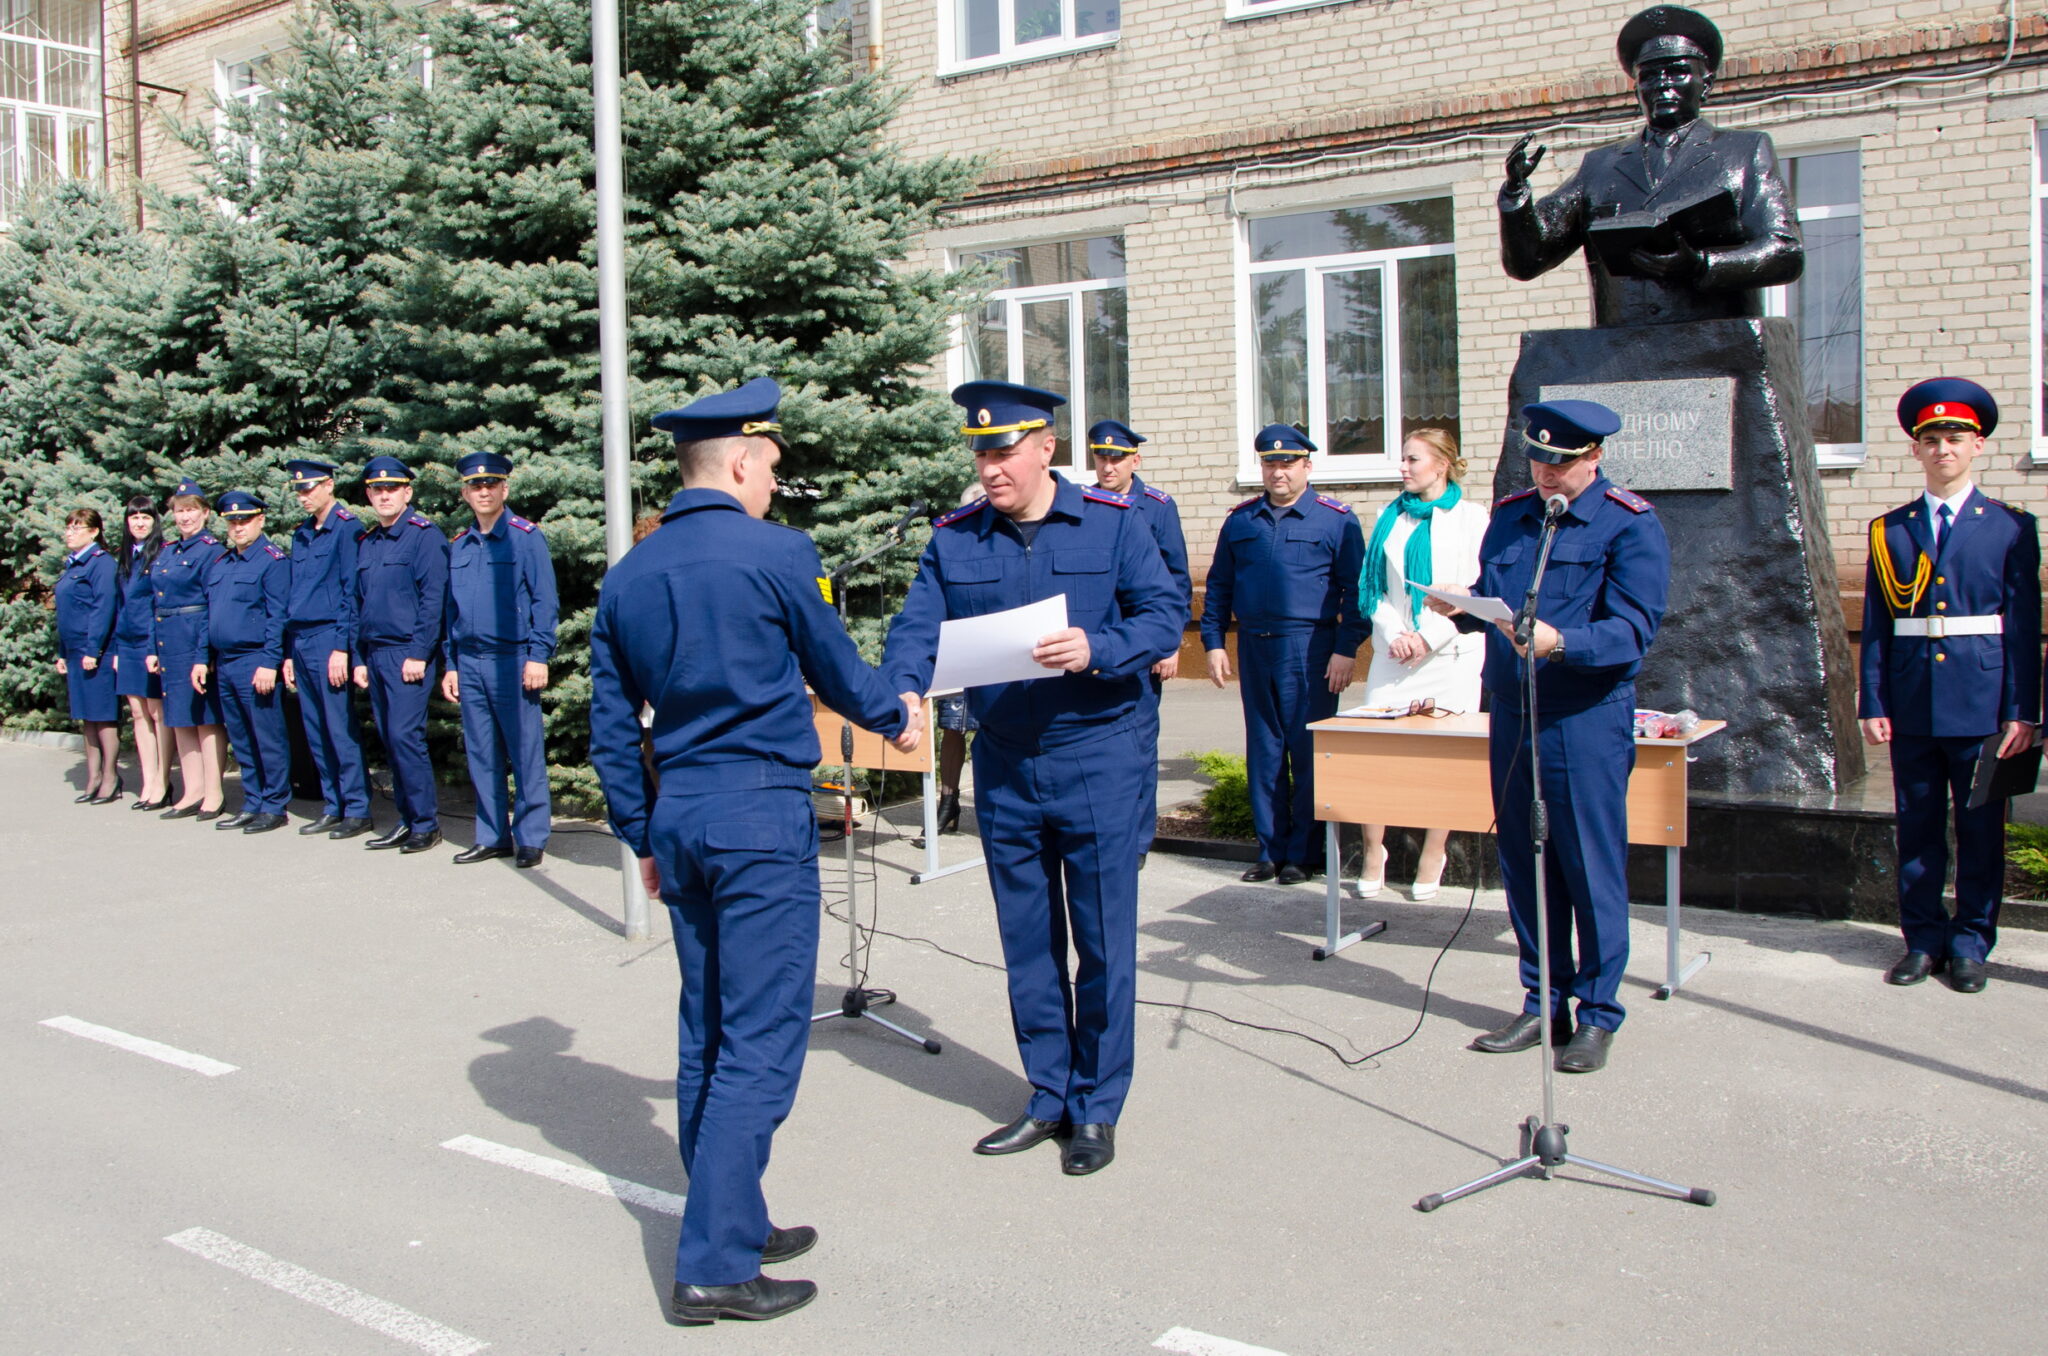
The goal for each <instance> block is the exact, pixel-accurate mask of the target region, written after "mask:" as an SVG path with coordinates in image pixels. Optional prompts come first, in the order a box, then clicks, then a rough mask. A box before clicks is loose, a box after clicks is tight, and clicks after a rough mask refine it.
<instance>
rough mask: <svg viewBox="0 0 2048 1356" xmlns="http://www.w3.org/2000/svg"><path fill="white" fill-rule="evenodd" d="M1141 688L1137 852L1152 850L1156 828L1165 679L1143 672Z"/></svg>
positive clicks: (1157, 824)
mask: <svg viewBox="0 0 2048 1356" xmlns="http://www.w3.org/2000/svg"><path fill="white" fill-rule="evenodd" d="M1144 682H1145V691H1144V692H1143V694H1142V695H1140V696H1139V698H1138V721H1139V726H1138V738H1139V740H1140V742H1142V743H1143V745H1144V749H1145V766H1146V769H1147V774H1148V775H1147V776H1146V778H1145V792H1144V795H1145V803H1144V804H1143V805H1142V806H1140V807H1139V809H1138V851H1139V853H1140V854H1143V853H1147V852H1150V851H1151V850H1152V839H1153V836H1154V835H1155V834H1156V833H1157V832H1158V831H1159V701H1160V696H1161V693H1162V692H1163V690H1164V689H1165V687H1166V680H1165V679H1163V678H1160V677H1158V676H1156V675H1154V674H1150V673H1148V674H1146V675H1145V679H1144Z"/></svg>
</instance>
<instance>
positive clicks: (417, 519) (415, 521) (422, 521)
mask: <svg viewBox="0 0 2048 1356" xmlns="http://www.w3.org/2000/svg"><path fill="white" fill-rule="evenodd" d="M406 521H407V522H409V523H411V524H412V525H413V526H414V527H432V526H433V524H432V523H430V522H428V521H427V520H426V518H425V516H424V515H422V514H418V513H414V514H409V515H407V517H406Z"/></svg>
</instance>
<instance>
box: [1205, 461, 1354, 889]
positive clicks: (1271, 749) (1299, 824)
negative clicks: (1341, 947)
mask: <svg viewBox="0 0 2048 1356" xmlns="http://www.w3.org/2000/svg"><path fill="white" fill-rule="evenodd" d="M1315 450H1316V446H1315V444H1314V443H1312V442H1310V441H1309V440H1308V438H1307V436H1306V435H1304V434H1303V433H1302V432H1301V431H1300V430H1299V429H1297V428H1294V427H1293V426H1291V425H1288V424H1269V425H1267V426H1266V427H1265V428H1262V429H1260V430H1259V436H1258V437H1257V438H1256V439H1255V440H1254V441H1253V451H1254V452H1256V453H1257V454H1258V458H1259V474H1260V476H1261V477H1262V478H1263V479H1264V480H1265V482H1266V492H1265V493H1264V494H1262V495H1260V496H1259V497H1258V498H1256V499H1247V500H1245V501H1244V502H1243V503H1242V504H1239V505H1238V506H1237V507H1236V508H1234V509H1232V510H1231V511H1230V516H1229V517H1227V518H1225V519H1224V520H1223V530H1222V531H1221V532H1220V533H1218V534H1217V536H1216V558H1215V560H1214V561H1212V562H1211V563H1210V565H1209V578H1208V580H1207V582H1206V584H1205V590H1206V591H1205V593H1204V595H1203V597H1204V601H1203V604H1202V648H1203V649H1204V650H1206V651H1208V654H1209V681H1210V682H1212V683H1214V684H1216V686H1218V687H1222V686H1223V685H1224V684H1225V683H1226V682H1228V681H1230V654H1229V652H1228V651H1226V650H1225V649H1224V648H1223V632H1224V629H1225V628H1226V627H1228V626H1229V625H1230V622H1231V618H1233V617H1235V618H1236V619H1237V662H1238V666H1239V668H1240V670H1241V672H1240V673H1239V675H1238V698H1239V700H1240V701H1242V702H1243V703H1244V745H1245V774H1246V785H1247V788H1248V790H1249V791H1250V793H1251V802H1252V831H1253V832H1254V833H1256V834H1257V835H1258V839H1259V860H1258V861H1256V862H1254V863H1253V864H1252V866H1251V868H1250V869H1249V870H1247V871H1246V872H1245V873H1244V879H1246V880H1249V881H1262V880H1273V879H1275V878H1276V877H1277V878H1278V879H1279V881H1280V883H1281V884H1282V885H1298V884H1300V883H1301V882H1302V881H1305V880H1307V879H1308V878H1309V876H1310V874H1311V873H1313V872H1314V871H1315V870H1317V869H1319V868H1318V865H1317V862H1316V858H1317V857H1318V856H1319V854H1320V853H1321V851H1322V839H1321V838H1320V837H1319V836H1318V835H1317V833H1316V816H1315V802H1314V793H1315V782H1314V777H1313V775H1312V763H1311V761H1310V760H1311V757H1312V753H1313V746H1314V743H1315V737H1314V736H1313V735H1311V734H1310V733H1309V729H1308V727H1309V722H1311V721H1317V720H1325V719H1327V718H1329V717H1330V716H1333V715H1335V714H1336V713H1337V694H1338V693H1340V692H1342V691H1343V690H1344V689H1345V688H1347V687H1349V686H1350V685H1351V674H1352V670H1353V668H1354V667H1355V665H1356V661H1357V656H1358V647H1359V646H1360V645H1362V644H1364V643H1365V638H1366V637H1367V636H1369V635H1371V634H1372V623H1371V621H1370V620H1368V619H1367V618H1365V617H1362V616H1360V615H1359V612H1358V572H1359V570H1360V569H1361V568H1362V567H1363V566H1364V564H1365V534H1364V533H1363V532H1361V531H1360V530H1359V527H1358V517H1357V515H1356V514H1354V513H1352V511H1351V507H1350V505H1348V504H1345V503H1343V502H1341V501H1339V500H1336V499H1332V498H1330V497H1329V496H1328V495H1324V494H1311V493H1310V492H1309V488H1308V478H1309V471H1310V470H1311V462H1310V458H1311V457H1312V456H1313V455H1314V454H1315Z"/></svg>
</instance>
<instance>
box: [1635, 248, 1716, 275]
mask: <svg viewBox="0 0 2048 1356" xmlns="http://www.w3.org/2000/svg"><path fill="white" fill-rule="evenodd" d="M1628 261H1629V263H1631V264H1633V265H1634V266H1635V268H1636V271H1637V272H1639V273H1642V274H1643V275H1645V276H1646V277H1651V278H1656V279H1658V280H1659V281H1661V282H1674V283H1690V282H1698V281H1699V280H1700V279H1701V278H1702V277H1704V276H1705V275H1706V272H1707V259H1706V256H1705V255H1703V254H1701V253H1700V252H1699V251H1698V250H1696V249H1694V248H1693V247H1692V246H1691V245H1689V244H1687V243H1686V242H1685V241H1684V240H1680V241H1679V242H1678V247H1677V248H1676V249H1674V250H1672V251H1671V252H1670V253H1669V254H1653V253H1651V252H1650V251H1649V250H1631V251H1629V256H1628Z"/></svg>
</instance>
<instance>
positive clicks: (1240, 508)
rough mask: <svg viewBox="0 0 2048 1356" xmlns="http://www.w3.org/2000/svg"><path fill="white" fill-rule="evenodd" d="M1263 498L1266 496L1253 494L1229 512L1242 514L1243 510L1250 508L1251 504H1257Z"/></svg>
mask: <svg viewBox="0 0 2048 1356" xmlns="http://www.w3.org/2000/svg"><path fill="white" fill-rule="evenodd" d="M1265 497H1266V496H1265V495H1263V494H1255V495H1253V496H1252V497H1251V498H1249V499H1247V500H1245V501H1244V502H1243V503H1242V504H1239V505H1238V506H1237V507H1236V508H1234V509H1232V510H1231V512H1232V513H1242V512H1243V511H1244V510H1246V509H1248V508H1250V507H1251V506H1252V505H1253V504H1256V503H1258V502H1259V501H1260V500H1261V499H1264V498H1265Z"/></svg>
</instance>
